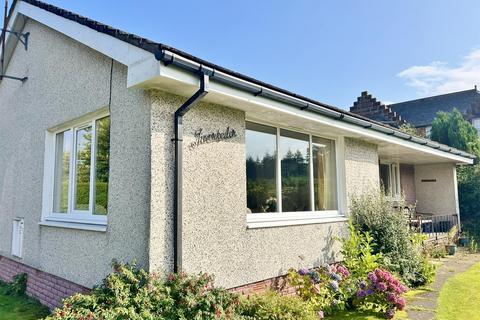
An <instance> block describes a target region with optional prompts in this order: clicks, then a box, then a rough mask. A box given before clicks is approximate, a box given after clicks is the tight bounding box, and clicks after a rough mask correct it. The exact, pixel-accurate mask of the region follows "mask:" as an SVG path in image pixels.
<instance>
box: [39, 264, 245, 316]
mask: <svg viewBox="0 0 480 320" xmlns="http://www.w3.org/2000/svg"><path fill="white" fill-rule="evenodd" d="M113 268H114V272H113V273H111V274H110V275H108V276H107V277H106V278H105V279H104V280H103V283H102V284H101V285H100V286H98V287H95V288H94V289H93V290H92V293H91V294H89V295H84V294H76V295H73V296H71V297H69V298H67V299H65V300H64V303H63V307H62V308H59V309H56V310H55V311H54V313H53V315H52V316H51V317H48V318H47V319H49V320H56V319H62V320H65V319H66V320H68V319H104V320H113V319H115V320H117V319H132V320H136V319H138V320H140V319H142V320H143V319H164V320H170V319H171V320H174V319H175V320H178V319H189V320H190V319H198V320H200V319H233V318H234V311H235V308H236V307H237V304H238V297H237V296H236V295H235V294H232V293H230V292H228V291H226V290H225V289H219V288H215V287H214V286H213V278H212V277H211V276H209V275H207V274H205V273H201V274H199V275H187V274H185V273H180V274H169V275H168V277H161V276H159V275H157V274H155V273H151V274H150V273H148V272H146V271H145V270H142V269H138V268H137V267H136V266H135V264H120V263H116V262H114V263H113Z"/></svg>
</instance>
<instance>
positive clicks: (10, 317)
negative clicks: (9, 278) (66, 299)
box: [0, 282, 50, 320]
mask: <svg viewBox="0 0 480 320" xmlns="http://www.w3.org/2000/svg"><path fill="white" fill-rule="evenodd" d="M8 289H9V288H8V285H7V284H5V283H4V282H0V319H1V320H17V319H22V320H37V319H41V318H43V317H45V316H47V315H49V313H50V312H49V310H48V308H47V307H45V306H43V305H41V304H40V303H39V302H38V301H37V300H34V299H32V298H29V297H27V296H15V295H9V290H8Z"/></svg>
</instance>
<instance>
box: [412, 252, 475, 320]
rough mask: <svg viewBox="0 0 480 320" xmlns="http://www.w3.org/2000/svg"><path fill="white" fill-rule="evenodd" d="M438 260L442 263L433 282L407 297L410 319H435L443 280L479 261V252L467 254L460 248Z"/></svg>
mask: <svg viewBox="0 0 480 320" xmlns="http://www.w3.org/2000/svg"><path fill="white" fill-rule="evenodd" d="M439 262H441V263H442V265H441V266H440V267H439V268H438V270H437V276H436V279H435V281H434V283H433V284H431V285H430V286H429V287H428V288H427V289H426V290H425V292H423V293H421V294H418V295H415V296H414V297H412V298H411V299H409V303H408V309H407V312H408V318H409V319H410V320H433V319H435V317H436V311H435V310H436V309H437V300H438V296H439V292H440V290H441V288H442V287H443V285H444V284H445V282H446V281H447V280H448V279H449V278H450V277H453V276H455V275H456V274H458V273H461V272H465V271H467V270H468V269H469V268H470V267H471V266H473V265H474V264H476V263H478V262H480V254H469V253H467V252H466V251H465V250H460V251H459V252H457V254H456V255H455V256H453V257H447V258H444V259H440V260H439Z"/></svg>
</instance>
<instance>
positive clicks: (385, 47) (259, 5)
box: [47, 0, 480, 108]
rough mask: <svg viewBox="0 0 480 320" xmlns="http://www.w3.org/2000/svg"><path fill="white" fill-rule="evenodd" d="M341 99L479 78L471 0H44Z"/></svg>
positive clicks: (412, 94) (411, 94)
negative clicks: (368, 93) (367, 93)
mask: <svg viewBox="0 0 480 320" xmlns="http://www.w3.org/2000/svg"><path fill="white" fill-rule="evenodd" d="M47 1H49V2H50V3H52V4H55V5H58V6H60V7H63V8H65V9H68V10H71V11H74V12H77V13H80V14H82V15H85V16H88V17H90V18H93V19H95V20H99V21H101V22H104V23H107V24H110V25H112V26H114V27H117V28H120V29H123V30H125V31H128V32H132V33H136V34H138V35H142V36H144V37H147V38H150V39H152V40H156V41H159V42H163V43H165V44H168V45H171V46H174V47H177V48H179V49H182V50H185V51H187V52H189V53H192V54H194V55H196V56H198V57H201V58H204V59H206V60H210V61H212V62H215V63H217V64H220V65H222V66H225V67H228V68H231V69H234V70H235V71H238V72H242V73H244V74H247V75H249V76H253V77H255V78H257V79H259V80H263V81H266V82H269V83H272V84H275V85H278V86H281V87H283V88H285V89H289V90H292V91H295V92H297V93H300V94H304V95H307V96H309V97H312V98H315V99H318V100H320V101H323V102H325V103H330V104H333V105H336V106H339V107H343V108H348V107H349V106H351V104H352V102H353V101H354V100H355V99H356V97H357V96H358V95H359V94H360V92H361V91H363V90H368V91H369V92H371V93H372V94H373V95H374V96H376V97H378V98H379V99H380V100H382V101H387V102H396V101H402V100H408V99H414V98H417V97H422V96H426V95H432V94H438V93H444V92H450V91H456V90H462V89H470V88H473V85H474V84H476V83H478V84H479V85H480V50H479V49H480V37H479V35H478V30H479V29H480V28H479V27H480V19H479V15H478V13H479V12H480V1H476V0H470V1H469V0H462V1H447V0H422V1H418V0H405V1H399V0H398V1H380V0H378V1H373V0H366V1H356V0H345V1H334V0H331V1H330V0H323V1H315V0H311V1H278V0H277V1H274V0H264V1H252V0H243V1H225V0H224V1H211V0H204V1H181V0H176V1H153V0H143V1H141V5H140V1H114V0H102V1H94V0H81V1H80V0H78V1H67V0H47Z"/></svg>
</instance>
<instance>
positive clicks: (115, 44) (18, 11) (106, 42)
mask: <svg viewBox="0 0 480 320" xmlns="http://www.w3.org/2000/svg"><path fill="white" fill-rule="evenodd" d="M23 16H26V17H28V18H31V19H33V20H35V21H38V22H40V23H42V24H44V25H46V26H48V27H50V28H52V29H54V30H56V31H58V32H60V33H63V34H64V35H66V36H68V37H70V38H72V39H74V40H76V41H78V42H80V43H82V44H84V45H86V46H88V47H90V48H92V49H93V50H96V51H98V52H100V53H102V54H104V55H106V56H108V57H110V58H112V59H114V60H116V61H118V62H120V63H122V64H124V65H126V66H127V67H128V76H127V87H134V86H136V87H141V86H142V84H147V83H150V82H151V81H152V80H154V79H155V78H159V77H167V78H169V79H172V80H177V81H178V82H179V83H184V84H187V85H192V82H197V81H195V80H194V76H193V75H192V74H191V73H189V72H187V71H184V70H182V69H180V68H177V67H175V66H172V65H169V66H163V65H162V64H161V63H160V62H159V61H157V59H156V58H155V56H154V55H153V54H152V53H151V52H148V51H146V50H143V49H141V48H138V47H136V46H134V45H131V44H129V43H127V42H125V41H122V40H119V39H117V38H115V37H112V36H109V35H107V34H104V33H101V32H98V31H95V30H93V29H91V28H89V27H86V26H83V25H81V24H79V23H77V22H75V21H71V20H69V19H66V18H63V17H61V16H58V15H56V14H53V13H51V12H48V11H46V10H43V9H41V8H38V7H36V6H33V5H31V4H28V3H26V2H23V1H19V2H18V3H17V5H16V8H15V9H14V12H13V15H12V19H11V20H10V24H9V25H10V26H15V25H17V24H18V22H19V21H20V22H22V21H23V20H19V19H23ZM11 40H12V35H9V36H8V37H7V41H9V42H10V41H11ZM6 53H9V52H8V51H6ZM8 58H9V57H7V61H8ZM194 64H195V63H194ZM227 76H229V75H227ZM197 83H198V82H197ZM246 83H248V82H246ZM253 86H255V85H253ZM210 87H211V91H212V92H213V91H215V92H217V93H219V94H222V95H224V96H228V97H231V98H232V99H237V100H238V99H239V100H244V101H247V102H250V103H254V104H257V105H258V106H259V107H265V108H269V109H272V110H275V111H278V112H285V113H289V114H292V115H295V116H298V117H303V118H305V119H309V120H314V121H317V122H319V123H322V124H325V125H329V126H332V127H336V128H340V129H343V130H346V131H348V132H352V133H356V134H359V135H361V136H364V137H370V138H373V139H378V140H381V141H385V142H389V143H393V144H397V145H401V146H404V147H407V148H410V149H413V150H417V151H421V152H425V153H429V154H432V155H436V156H439V157H442V158H446V159H449V160H452V161H455V162H458V163H466V164H472V163H473V160H472V159H469V158H465V157H462V156H459V155H454V154H451V153H448V152H444V151H441V150H437V149H433V148H430V147H426V146H422V145H420V144H417V143H414V142H410V141H407V140H403V139H400V138H397V137H394V136H389V135H386V134H383V133H380V132H377V131H374V130H369V129H365V128H362V127H359V126H355V125H353V124H350V123H346V122H344V121H337V120H334V119H331V118H328V117H325V116H323V115H320V114H316V113H312V112H308V111H302V110H300V109H298V108H295V107H292V106H290V105H288V104H286V103H281V102H278V101H274V100H271V99H268V98H265V97H261V96H253V95H251V94H249V93H247V92H244V91H241V90H238V89H235V88H231V87H229V86H226V85H223V84H221V83H217V82H211V83H210Z"/></svg>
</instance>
